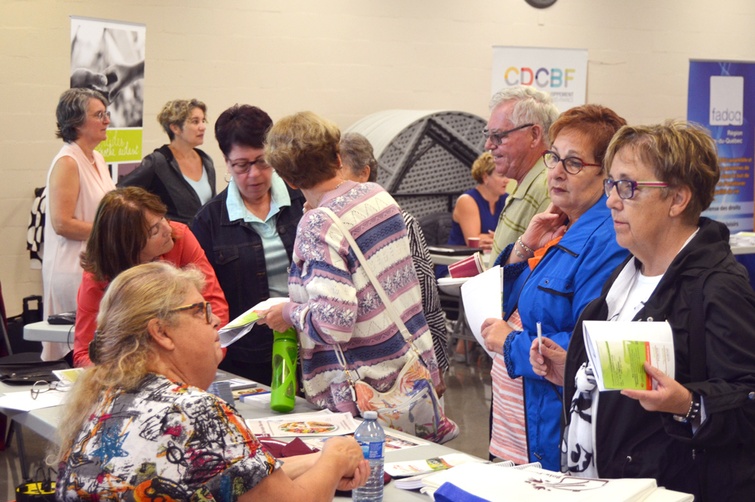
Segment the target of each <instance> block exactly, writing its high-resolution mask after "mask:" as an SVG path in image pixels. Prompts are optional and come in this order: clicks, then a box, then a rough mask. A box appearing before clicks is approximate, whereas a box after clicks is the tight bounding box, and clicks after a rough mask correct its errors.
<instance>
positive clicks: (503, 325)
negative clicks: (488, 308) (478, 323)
mask: <svg viewBox="0 0 755 502" xmlns="http://www.w3.org/2000/svg"><path fill="white" fill-rule="evenodd" d="M512 331H514V330H513V329H511V326H509V323H507V322H506V321H503V320H501V319H495V318H490V319H485V321H484V322H483V323H482V337H483V338H484V339H485V347H487V349H488V350H489V351H491V352H495V353H496V354H502V353H503V344H504V342H506V337H508V336H509V333H511V332H512Z"/></svg>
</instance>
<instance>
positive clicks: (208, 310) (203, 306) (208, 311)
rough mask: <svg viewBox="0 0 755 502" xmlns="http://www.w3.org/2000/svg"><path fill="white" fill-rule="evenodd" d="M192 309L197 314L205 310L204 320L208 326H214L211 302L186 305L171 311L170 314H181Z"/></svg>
mask: <svg viewBox="0 0 755 502" xmlns="http://www.w3.org/2000/svg"><path fill="white" fill-rule="evenodd" d="M191 309H194V310H196V311H197V312H201V311H202V310H204V320H205V321H207V324H212V304H211V303H210V302H197V303H192V304H191V305H184V306H182V307H176V308H174V309H170V310H169V311H168V312H181V311H182V310H191Z"/></svg>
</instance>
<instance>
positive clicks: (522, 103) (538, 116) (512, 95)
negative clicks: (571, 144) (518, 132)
mask: <svg viewBox="0 0 755 502" xmlns="http://www.w3.org/2000/svg"><path fill="white" fill-rule="evenodd" d="M509 101H516V104H515V105H514V109H513V111H512V113H511V117H510V119H511V121H512V122H513V123H514V127H518V126H520V125H524V124H538V125H540V126H541V127H542V128H543V134H545V135H547V134H548V130H549V129H550V128H551V124H553V122H554V121H555V120H556V119H557V118H558V108H556V105H554V104H553V100H552V99H551V96H550V94H548V93H546V92H543V91H539V90H537V89H535V88H534V87H530V86H526V85H517V86H514V87H505V88H503V89H501V90H500V91H498V92H496V93H495V94H494V95H493V97H492V98H491V99H490V110H491V111H493V110H494V109H495V108H497V107H498V106H500V105H502V104H503V103H506V102H509Z"/></svg>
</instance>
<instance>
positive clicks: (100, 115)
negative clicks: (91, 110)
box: [92, 110, 110, 122]
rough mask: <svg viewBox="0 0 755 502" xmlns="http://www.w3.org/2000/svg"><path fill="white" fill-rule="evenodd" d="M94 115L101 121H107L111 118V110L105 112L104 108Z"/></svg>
mask: <svg viewBox="0 0 755 502" xmlns="http://www.w3.org/2000/svg"><path fill="white" fill-rule="evenodd" d="M92 117H94V118H96V119H97V120H99V121H100V122H105V120H110V112H109V111H104V112H103V111H102V110H100V111H99V112H97V113H95V114H94V115H92Z"/></svg>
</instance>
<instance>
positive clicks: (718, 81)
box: [708, 76, 745, 126]
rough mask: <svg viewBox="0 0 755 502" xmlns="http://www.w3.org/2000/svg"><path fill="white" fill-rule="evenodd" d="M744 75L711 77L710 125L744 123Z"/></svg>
mask: <svg viewBox="0 0 755 502" xmlns="http://www.w3.org/2000/svg"><path fill="white" fill-rule="evenodd" d="M744 88H745V79H744V77H721V76H711V77H710V114H709V117H710V118H709V119H708V120H709V122H710V124H709V125H712V126H725V125H736V126H739V125H742V121H743V115H744V114H743V112H742V110H743V109H744Z"/></svg>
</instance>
